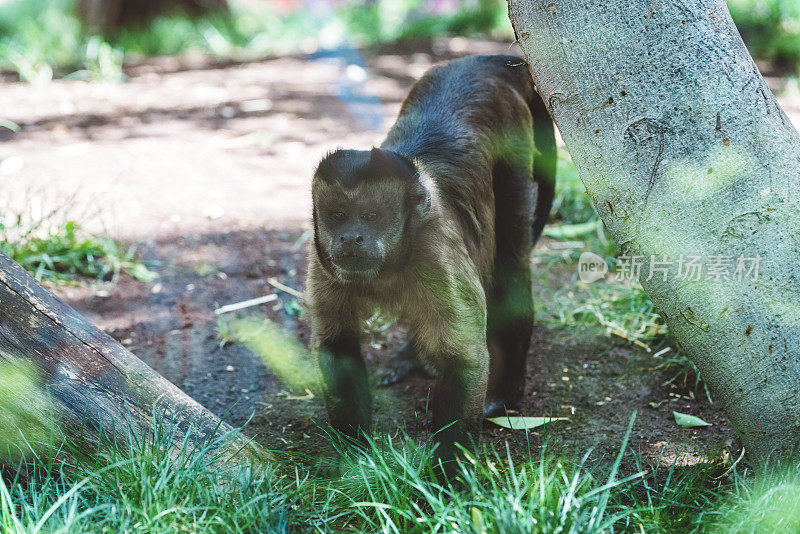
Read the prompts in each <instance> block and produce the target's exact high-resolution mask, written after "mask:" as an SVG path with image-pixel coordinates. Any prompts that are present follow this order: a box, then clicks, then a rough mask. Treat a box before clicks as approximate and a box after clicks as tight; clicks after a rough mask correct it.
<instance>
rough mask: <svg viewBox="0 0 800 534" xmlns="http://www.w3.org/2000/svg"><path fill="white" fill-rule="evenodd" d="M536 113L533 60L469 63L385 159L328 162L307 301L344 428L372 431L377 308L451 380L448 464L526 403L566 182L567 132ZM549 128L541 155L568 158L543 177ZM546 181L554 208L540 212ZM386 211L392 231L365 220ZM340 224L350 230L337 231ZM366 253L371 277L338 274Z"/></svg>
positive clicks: (417, 106)
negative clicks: (537, 268)
mask: <svg viewBox="0 0 800 534" xmlns="http://www.w3.org/2000/svg"><path fill="white" fill-rule="evenodd" d="M537 105H538V106H539V107H538V108H537V107H536V106H537ZM532 109H533V110H534V112H535V113H536V110H537V109H538V110H541V109H543V108H542V107H541V102H540V101H538V95H536V93H535V92H534V90H533V85H532V83H531V80H530V76H529V74H528V72H527V67H526V66H525V65H524V63H523V62H522V60H520V59H518V58H513V57H510V56H475V57H470V58H465V59H463V60H460V61H455V62H452V63H449V64H447V65H444V66H442V67H438V68H435V69H432V70H431V71H429V72H428V73H427V74H426V75H425V76H424V77H423V78H422V79H421V80H420V81H419V82H417V84H415V85H414V87H413V88H412V90H411V92H410V94H409V96H408V97H407V98H406V100H405V102H404V103H403V106H402V108H401V111H400V116H399V117H398V120H397V122H396V123H395V125H394V127H393V128H392V129H391V131H390V132H389V134H388V136H387V138H386V140H385V141H384V143H383V144H382V145H381V148H380V149H373V151H372V152H371V153H366V152H359V151H337V152H335V153H333V154H331V155H329V156H328V157H326V158H325V159H324V160H323V162H322V163H321V164H320V166H319V168H318V170H317V173H316V174H315V177H314V182H313V186H312V197H313V201H314V230H315V239H314V242H315V243H314V244H315V246H314V247H313V249H312V251H311V255H310V264H309V279H308V291H307V293H308V295H309V300H310V312H311V318H312V331H313V339H312V344H313V346H314V348H315V349H316V350H317V351H318V353H319V354H320V366H321V370H322V377H323V384H324V387H325V393H326V395H325V396H326V405H327V407H328V412H329V415H330V417H331V423H332V424H333V425H334V426H335V427H337V428H339V429H341V430H344V431H346V432H350V433H355V432H357V431H358V430H359V429H366V428H367V427H368V425H369V421H370V411H371V395H370V394H369V392H368V391H369V390H368V384H367V382H368V380H367V374H366V369H365V367H364V364H363V359H362V358H361V355H360V351H359V350H358V337H359V336H358V334H359V329H360V321H361V320H364V319H366V318H368V317H369V316H370V315H371V314H372V312H373V311H374V310H375V309H376V308H380V309H382V310H383V311H387V312H391V313H396V314H398V315H399V316H400V317H401V319H403V320H404V321H405V322H406V323H407V324H408V326H409V329H410V331H411V332H412V335H413V340H414V344H415V347H414V348H415V349H416V352H418V353H419V355H420V357H421V358H423V359H424V360H427V361H428V362H429V363H430V364H432V365H433V367H435V368H436V371H437V385H436V392H435V395H434V426H435V428H436V430H438V431H439V432H440V433H439V435H438V436H439V440H440V442H441V444H442V448H441V451H440V453H441V454H442V456H443V457H450V456H452V455H453V454H454V447H453V445H454V443H455V442H456V441H461V442H464V441H465V439H466V438H467V435H468V434H470V433H472V434H473V435H474V433H475V432H476V431H477V429H478V428H479V424H480V421H481V417H482V413H483V412H484V411H487V413H488V412H492V411H494V412H497V411H498V410H505V409H513V408H514V407H515V406H514V404H515V403H517V402H518V401H519V398H518V397H520V396H521V393H522V391H521V387H522V385H524V382H522V380H524V359H525V353H526V352H527V347H528V344H529V335H530V327H531V326H530V325H531V322H532V319H533V311H532V310H533V308H532V302H531V299H530V271H529V254H530V248H531V247H532V245H533V243H534V241H535V239H536V238H537V237H538V233H539V232H540V231H541V226H542V225H543V224H544V222H543V221H542V220H540V219H541V216H540V214H541V213H544V214H545V217H546V214H547V211H549V203H550V202H551V200H552V184H553V175H552V171H553V169H554V168H553V167H552V165H554V143H552V135H553V133H552V123H551V122H550V120H549V117H547V116H546V115H545V116H544V117H542V116H541V113H540V112H539V116H536V117H533V116H532V111H531V110H532ZM534 119H535V120H536V126H537V130H536V132H537V141H538V142H540V145H541V147H544V150H545V153H544V155H543V156H541V157H544V158H548V160H552V161H548V162H546V163H547V165H545V167H541V166H540V168H544V169H545V170H546V171H547V172H544V173H539V175H537V172H536V170H537V169H536V168H535V167H534V155H536V150H535V148H534V139H533V137H534V126H535V125H534ZM543 121H546V123H547V124H546V125H545V126H542V125H541V124H540V123H542V122H543ZM548 128H549V131H548ZM539 132H543V133H542V134H540V133H539ZM541 147H540V150H541ZM537 157H540V156H537ZM537 183H538V184H539V197H540V200H542V199H543V201H544V202H545V203H546V206H538V207H537V186H536V184H537ZM374 206H380V207H381V210H382V212H381V213H384V214H385V215H382V217H383V219H381V220H382V221H383V222H382V223H381V224H382V226H380V229H378V228H377V227H375V228H373V226H370V224H368V223H363V222H361V219H359V217H360V215H359V214H361V213H363V212H365V211H369V210H372V209H377V208H374ZM337 210H340V211H337ZM534 213H536V215H537V217H536V220H535V219H534ZM334 214H338V215H336V216H337V217H345V218H347V220H348V222H345V223H341V224H339V223H336V222H333V221H334V219H331V217H332V216H333V215H334ZM350 221H351V222H350ZM537 228H538V230H537ZM352 236H357V237H356V239H365V240H366V241H364V244H363V245H362V244H360V245H357V246H356V245H353V246H352V247H351V249H352V250H354V251H355V252H353V253H352V254H350V255H349V256H348V254H349V253H348V252H343V253H339V252H337V251H334V250H332V248H336V247H337V246H338V245H339V244H340V243H345V241H347V240H348V239H350V238H351V237H352ZM348 243H349V241H348ZM342 247H344V245H342ZM359 247H362V248H363V249H364V252H363V255H364V258H365V259H363V262H362V263H363V265H364V267H363V268H362V267H359V268H358V269H356V270H355V271H350V270H348V269H344V268H341V267H340V266H339V265H338V264H337V261H339V263H341V262H347V261H351V260H352V256H353V254H355V256H356V257H357V258H360V256H359V255H360V254H362V248H359ZM351 249H348V250H351ZM334 256H336V257H338V258H340V259H339V260H335V259H334ZM376 258H377V259H376ZM352 261H355V260H352ZM358 261H362V260H361V259H358ZM359 265H361V264H359ZM487 334H488V338H487ZM490 348H491V349H492V357H491V358H490V350H489V349H490ZM412 352H413V351H412ZM490 361H491V364H490ZM490 367H491V371H492V372H491V374H492V382H491V384H490ZM520 372H521V373H522V375H521V376H520ZM509 377H510V378H509ZM508 380H512V381H513V382H514V384H505V382H507V381H508ZM487 387H488V388H489V393H490V397H491V399H489V401H490V402H488V404H487V406H486V407H484V399H485V397H486V392H487ZM495 414H496V413H495Z"/></svg>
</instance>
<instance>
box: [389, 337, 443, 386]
mask: <svg viewBox="0 0 800 534" xmlns="http://www.w3.org/2000/svg"><path fill="white" fill-rule="evenodd" d="M413 373H423V374H425V375H429V376H430V375H431V373H430V371H429V370H428V368H427V367H425V365H424V364H423V363H422V361H421V360H420V359H419V354H418V353H417V349H416V342H415V340H414V337H413V335H411V336H409V339H408V340H407V341H406V342H405V343H403V346H402V347H400V350H398V351H397V352H395V353H394V354H393V355H392V356H391V357H390V358H389V361H388V362H386V370H385V371H384V372H383V374H382V375H381V379H380V382H381V385H382V386H391V385H392V384H397V383H398V382H402V381H404V380H405V379H406V378H408V377H409V375H411V374H413Z"/></svg>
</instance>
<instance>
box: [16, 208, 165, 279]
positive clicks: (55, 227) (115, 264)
mask: <svg viewBox="0 0 800 534" xmlns="http://www.w3.org/2000/svg"><path fill="white" fill-rule="evenodd" d="M135 251H136V249H135V247H130V248H127V249H126V248H124V247H123V246H122V245H120V244H119V243H117V242H116V241H114V240H113V239H111V238H110V237H108V236H105V235H96V234H93V233H90V232H87V231H84V230H83V229H82V227H81V225H80V223H79V222H77V221H76V220H73V218H72V217H70V213H69V210H68V203H64V204H62V205H61V206H59V207H57V208H56V209H54V210H52V211H50V212H49V213H45V214H36V215H31V214H30V213H29V212H28V211H24V212H23V211H17V212H15V211H14V210H13V209H11V208H6V209H5V210H4V213H3V214H2V215H0V252H2V253H4V254H6V255H7V256H10V257H11V259H13V260H14V261H16V262H17V263H19V264H20V265H22V267H24V268H25V269H26V270H28V271H30V272H31V273H32V274H33V275H34V276H35V277H36V278H37V279H38V280H48V281H56V282H57V281H62V282H63V281H76V280H78V279H79V278H89V279H92V280H94V281H97V282H100V281H116V279H117V278H118V277H119V275H120V273H122V272H127V273H130V274H131V275H132V276H134V277H135V278H137V279H139V280H144V281H151V280H153V279H154V278H155V276H156V275H155V273H153V272H152V271H150V270H148V269H147V267H146V266H145V265H144V264H143V263H142V262H140V261H138V260H136V259H134V253H135Z"/></svg>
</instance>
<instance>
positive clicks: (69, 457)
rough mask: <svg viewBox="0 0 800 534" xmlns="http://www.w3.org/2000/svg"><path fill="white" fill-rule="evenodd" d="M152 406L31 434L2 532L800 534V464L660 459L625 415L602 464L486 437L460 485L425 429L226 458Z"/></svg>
mask: <svg viewBox="0 0 800 534" xmlns="http://www.w3.org/2000/svg"><path fill="white" fill-rule="evenodd" d="M155 420H156V421H160V422H157V423H156V424H155V426H154V427H153V428H152V429H151V430H150V431H149V432H148V433H147V434H146V435H137V436H136V437H135V438H133V439H129V440H128V441H127V442H125V443H116V444H114V443H112V442H111V441H110V440H105V441H104V442H103V447H102V448H101V449H100V451H99V452H97V451H94V452H87V451H86V450H79V449H77V448H75V447H74V446H69V445H62V446H61V447H59V448H58V449H50V450H49V454H44V453H42V452H41V448H35V449H34V448H31V449H30V451H31V452H29V454H28V455H27V456H26V460H25V462H24V463H21V464H8V463H6V466H5V467H4V468H0V532H3V533H4V534H5V533H15V534H16V533H21V532H57V531H61V532H123V531H124V532H180V531H189V532H386V533H404V532H420V533H423V532H424V533H427V532H467V533H470V532H473V533H483V532H485V533H515V532H531V533H534V532H565V533H600V532H608V533H611V532H665V533H666V532H796V531H797V530H796V529H797V526H798V521H799V520H800V516H798V514H797V510H798V505H800V485H798V475H797V472H798V471H797V466H794V465H790V466H786V467H784V468H775V469H771V470H767V471H766V472H764V473H763V474H760V475H758V476H753V475H748V476H744V475H742V474H741V473H740V472H739V471H737V468H741V465H740V466H733V467H728V465H722V464H718V463H717V464H715V463H704V464H698V465H695V466H691V467H676V466H674V465H666V466H664V467H655V468H654V467H651V466H649V465H644V464H642V463H641V462H640V460H639V457H638V455H636V454H635V453H634V452H631V451H629V450H628V449H627V447H626V443H627V436H628V435H629V434H630V428H631V427H629V431H628V434H626V435H624V436H620V444H621V445H620V452H619V454H618V455H617V457H616V458H615V459H614V460H610V461H608V462H607V463H600V464H598V463H596V462H590V461H589V460H588V459H589V454H588V453H587V454H584V455H582V456H580V457H570V456H568V455H565V454H564V453H563V451H561V452H556V451H555V449H553V448H552V447H548V446H545V447H543V448H541V449H540V450H537V451H535V452H534V451H533V450H531V449H529V450H528V452H527V455H522V457H519V456H520V454H519V453H517V454H512V453H511V452H510V449H505V450H503V449H500V450H498V449H496V448H494V447H489V446H484V447H483V448H482V449H481V450H480V453H477V454H476V453H466V454H467V457H466V460H465V461H464V462H462V464H461V465H460V468H459V470H458V472H457V475H456V478H455V479H454V481H453V484H452V485H451V484H449V483H445V482H443V481H440V480H438V479H437V478H436V476H435V471H434V469H433V466H432V461H431V458H432V452H433V451H432V447H431V446H430V441H425V442H423V443H418V442H416V441H415V440H413V439H410V438H409V437H408V436H400V437H395V438H390V437H388V436H385V435H377V436H372V437H369V438H367V440H366V445H365V446H364V447H363V449H356V448H353V447H352V446H349V445H347V444H346V442H345V441H344V440H343V439H342V438H341V437H339V436H336V435H335V434H333V433H328V434H326V436H327V438H326V439H328V440H330V443H329V445H332V446H329V447H323V448H324V449H326V450H328V451H329V452H327V453H321V456H320V457H314V458H303V457H299V456H296V455H291V454H288V453H287V454H280V453H276V455H277V456H278V457H282V458H283V460H282V461H277V460H276V461H275V463H274V465H268V466H261V467H254V466H251V465H246V464H244V465H243V464H237V463H235V462H232V461H228V460H223V459H222V458H223V455H222V454H221V452H222V450H223V449H222V447H223V446H224V444H225V443H226V440H227V439H229V436H219V437H216V438H213V439H210V440H209V441H207V442H206V443H205V444H203V445H202V446H200V447H199V448H198V449H194V450H193V449H191V448H189V447H188V446H187V445H185V442H184V444H183V445H181V444H180V443H178V446H177V449H173V454H168V453H167V451H168V450H169V448H168V445H169V444H170V443H173V440H174V439H175V435H176V428H175V426H174V425H173V424H171V423H169V422H168V421H165V420H164V419H163V418H159V417H156V419H155ZM631 422H633V420H631ZM34 450H36V452H35V453H34V452H32V451H34ZM625 465H627V467H624V466H625Z"/></svg>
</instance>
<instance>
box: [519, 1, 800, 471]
mask: <svg viewBox="0 0 800 534" xmlns="http://www.w3.org/2000/svg"><path fill="white" fill-rule="evenodd" d="M509 16H510V18H511V22H512V24H513V25H514V28H515V31H516V34H517V36H518V39H519V43H520V45H521V46H522V49H523V51H524V52H525V56H526V58H527V60H528V64H529V66H530V70H531V72H532V74H533V78H534V80H535V82H536V85H537V88H538V90H539V92H540V93H541V95H542V97H543V98H544V101H545V103H546V104H547V106H548V109H549V110H550V113H551V115H552V116H553V118H554V120H555V122H556V124H557V125H558V128H559V130H560V131H561V135H562V136H563V138H564V141H565V142H566V144H567V148H568V149H569V151H570V153H571V155H572V158H573V160H574V161H575V164H576V165H577V167H578V171H579V172H580V175H581V178H582V179H583V182H584V184H585V185H586V189H587V191H588V193H589V195H590V197H591V198H592V202H593V203H594V206H595V208H596V209H597V211H598V213H599V214H600V217H601V218H602V219H603V222H604V223H605V225H606V227H607V228H608V230H609V232H610V233H611V235H612V236H613V238H614V240H615V241H616V242H617V244H618V245H619V246H620V249H621V251H622V253H623V254H624V255H626V256H627V257H628V259H627V260H625V262H624V263H625V264H626V265H627V266H628V267H629V266H630V264H631V263H636V262H638V263H640V264H641V271H640V272H641V276H640V280H641V282H642V284H643V286H644V288H645V290H646V291H647V293H648V294H649V295H650V297H651V298H652V300H653V303H654V304H655V305H656V306H657V307H658V308H659V310H660V311H661V312H662V314H663V316H664V317H665V319H666V322H667V324H668V326H669V328H670V331H671V333H672V335H673V337H674V338H675V340H676V341H677V342H678V343H680V345H681V346H682V347H683V348H684V349H685V350H686V352H687V353H688V355H689V356H690V357H691V358H692V360H693V361H694V363H695V364H696V365H697V367H698V369H699V370H700V372H701V374H702V376H703V378H704V379H705V380H706V382H707V383H708V385H709V387H710V389H711V391H712V392H713V394H714V398H715V399H718V400H719V401H721V403H722V404H723V407H724V408H725V411H726V413H727V415H728V418H729V419H730V422H731V424H732V426H733V427H734V428H735V430H736V431H737V432H738V433H739V435H740V436H741V438H742V441H743V443H744V446H745V448H746V450H747V451H748V453H749V454H750V457H751V458H752V459H753V460H755V461H756V462H757V463H761V462H764V461H765V460H766V459H767V458H768V457H771V456H780V455H783V454H785V453H786V452H787V451H791V450H792V449H794V448H795V447H796V446H797V445H798V443H799V442H800V439H799V438H800V409H798V408H800V358H798V356H800V306H799V304H800V299H798V296H799V295H800V275H798V259H799V257H800V256H799V255H798V251H799V250H800V231H799V230H800V210H799V209H798V200H800V190H798V189H800V187H798V174H799V173H800V138H798V135H797V132H796V131H795V129H794V128H793V127H792V125H791V124H790V123H789V120H788V119H787V117H786V115H785V114H784V112H783V110H782V109H781V108H780V106H779V105H778V104H777V102H776V101H775V98H774V97H773V95H772V94H771V93H770V91H769V89H768V88H767V86H766V84H765V83H764V80H763V79H762V78H761V75H760V74H759V72H758V69H757V68H756V66H755V64H754V63H753V60H752V59H751V57H750V55H749V54H748V52H747V49H746V48H745V46H744V43H742V40H741V38H740V37H739V34H738V33H737V31H736V27H735V26H734V24H733V21H732V20H731V18H730V15H729V13H728V10H727V8H726V4H725V2H724V0H602V1H596V2H586V1H584V0H526V1H520V0H509ZM692 257H699V259H696V260H694V262H693V264H694V265H697V264H700V265H701V268H702V270H701V271H700V279H699V280H697V279H696V274H697V271H696V269H695V270H692V271H691V276H687V267H688V266H689V265H690V260H692ZM623 259H624V258H623ZM659 262H661V263H659ZM753 266H755V267H757V268H758V271H757V273H753V272H752V268H753ZM737 267H739V268H740V269H739V270H737ZM754 274H755V275H754Z"/></svg>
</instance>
